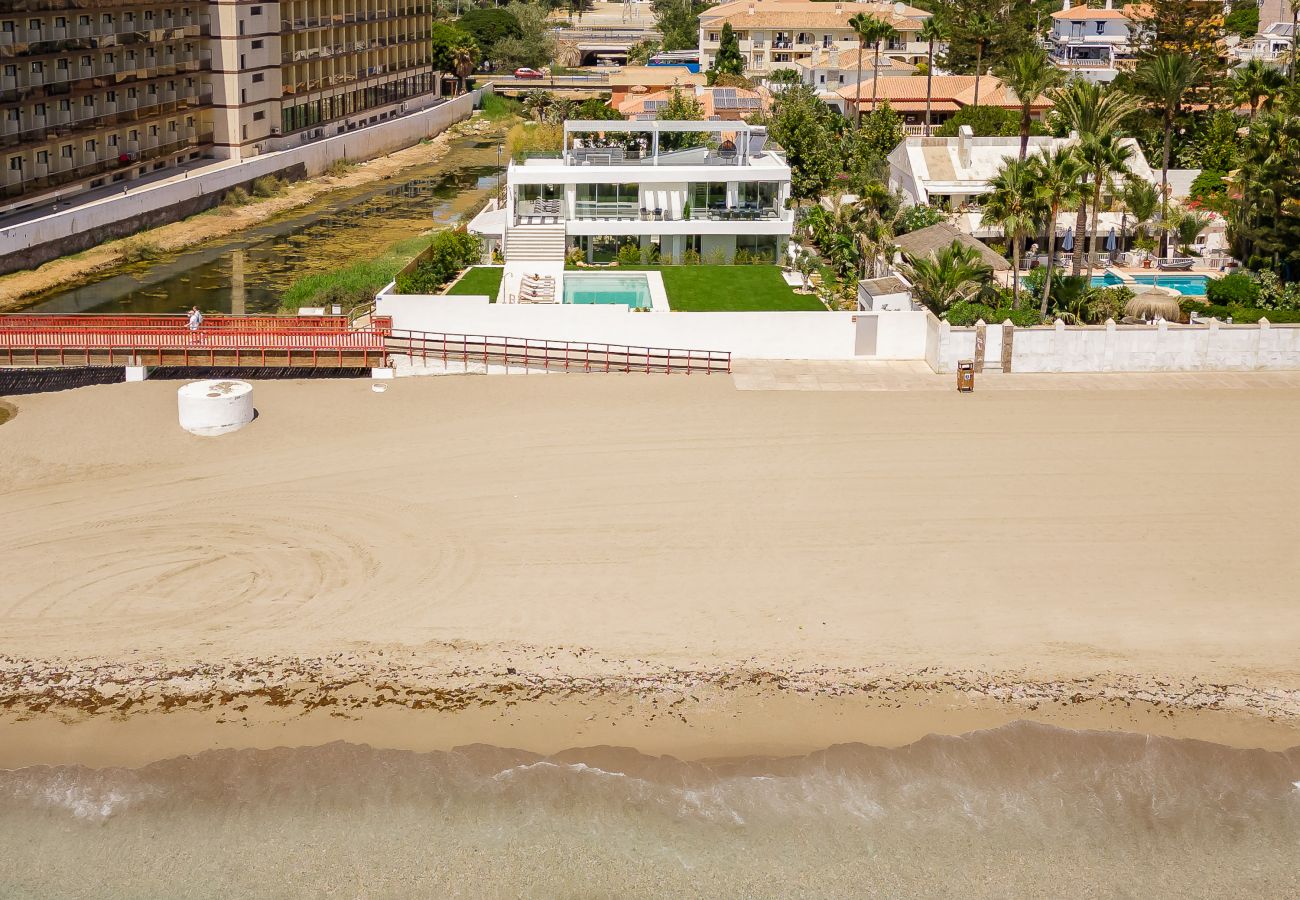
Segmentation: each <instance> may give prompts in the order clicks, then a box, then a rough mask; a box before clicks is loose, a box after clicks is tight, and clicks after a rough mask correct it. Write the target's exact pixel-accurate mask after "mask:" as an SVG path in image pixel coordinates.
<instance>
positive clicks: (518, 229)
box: [505, 222, 565, 264]
mask: <svg viewBox="0 0 1300 900" xmlns="http://www.w3.org/2000/svg"><path fill="white" fill-rule="evenodd" d="M564 250H565V235H564V223H563V222H559V223H557V224H554V225H516V226H514V227H513V228H510V229H509V230H508V231H507V232H506V247H505V254H506V262H507V263H517V262H549V263H560V264H563V263H564Z"/></svg>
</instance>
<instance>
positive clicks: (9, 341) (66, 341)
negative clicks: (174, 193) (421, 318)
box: [0, 325, 388, 367]
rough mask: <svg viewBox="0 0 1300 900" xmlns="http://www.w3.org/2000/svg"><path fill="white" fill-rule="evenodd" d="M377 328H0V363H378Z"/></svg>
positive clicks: (382, 353)
mask: <svg viewBox="0 0 1300 900" xmlns="http://www.w3.org/2000/svg"><path fill="white" fill-rule="evenodd" d="M387 359H388V351H387V347H386V345H385V341H384V334H383V333H382V332H379V331H343V332H335V331H331V330H329V329H320V328H311V327H308V328H295V329H292V330H287V329H286V330H281V331H262V330H251V331H236V330H233V329H232V330H215V331H207V330H206V327H205V328H201V329H200V330H199V331H198V333H197V334H191V333H190V331H189V330H188V329H177V328H175V327H172V326H167V327H153V328H150V327H134V328H118V329H113V328H103V327H99V326H97V325H90V326H84V327H46V328H27V329H17V328H0V361H4V363H5V364H7V365H22V364H26V363H35V364H37V365H40V364H57V365H71V366H108V365H119V366H120V365H153V366H164V365H173V366H174V365H184V366H202V365H212V366H216V365H223V366H224V365H235V366H272V365H275V366H280V365H311V366H363V367H364V366H372V367H373V366H383V365H386V364H387Z"/></svg>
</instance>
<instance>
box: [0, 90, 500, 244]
mask: <svg viewBox="0 0 1300 900" xmlns="http://www.w3.org/2000/svg"><path fill="white" fill-rule="evenodd" d="M478 96H479V91H470V92H469V93H467V94H463V95H461V96H460V97H457V98H456V99H454V100H448V101H447V102H446V103H443V104H441V105H439V106H435V107H432V108H430V109H425V110H421V111H419V112H415V113H411V114H409V115H406V116H402V117H400V118H396V119H389V120H388V121H386V122H379V123H377V124H375V125H370V126H368V127H366V128H358V129H357V130H356V131H350V132H347V133H345V134H340V135H336V136H334V137H328V138H321V139H320V140H318V141H314V142H312V143H310V144H302V145H300V146H297V147H291V148H289V149H287V150H280V151H276V152H274V153H266V154H263V155H261V156H254V157H251V158H248V159H244V160H241V161H239V162H233V163H216V164H214V165H213V166H212V167H210V168H204V169H198V170H192V171H191V172H190V174H189V177H183V176H182V175H179V174H178V175H177V176H176V177H175V178H174V179H168V180H166V181H163V182H159V183H157V184H153V185H146V186H143V187H138V188H133V189H132V190H131V191H130V193H127V194H114V195H112V196H110V197H104V198H102V199H99V200H95V201H92V202H90V203H87V204H84V205H81V206H73V207H71V208H68V209H65V210H61V211H59V212H56V213H51V214H50V215H48V216H45V217H43V218H40V219H33V220H31V221H25V222H20V223H17V224H14V225H11V226H9V227H7V228H2V229H0V256H4V255H7V254H9V253H14V252H16V251H19V250H26V249H28V248H31V247H38V246H40V245H41V244H47V243H50V242H51V241H57V240H62V239H64V238H67V237H70V236H72V235H74V234H80V233H82V232H85V231H90V230H92V229H96V228H103V227H106V226H108V225H112V224H114V223H116V222H121V221H124V220H126V219H130V218H132V217H134V216H139V215H143V214H147V213H151V212H155V211H157V210H160V209H164V208H166V207H169V206H175V205H176V204H179V203H183V202H185V201H187V200H192V199H194V198H196V197H199V196H201V195H203V194H211V193H217V192H220V191H224V190H227V189H229V188H231V187H234V186H235V185H237V184H244V183H246V182H249V181H251V180H253V179H254V178H261V177H262V176H263V175H272V174H274V173H276V172H281V171H283V170H285V169H289V168H292V167H293V166H296V165H303V166H305V167H306V169H307V174H308V175H318V174H320V173H321V172H324V171H325V170H326V169H327V168H329V166H330V164H331V163H333V162H335V161H336V160H340V159H354V160H364V159H371V158H373V157H375V156H380V155H382V154H384V153H389V152H391V151H393V150H397V149H400V148H402V147H409V146H411V145H413V144H417V143H419V142H420V141H421V140H423V139H424V138H426V137H431V136H433V135H435V134H438V133H439V132H441V131H443V130H444V129H446V128H447V127H448V126H450V125H451V124H453V123H455V122H458V121H460V120H461V119H464V118H467V117H468V116H469V115H470V113H471V112H472V111H473V109H474V106H475V104H476V102H477V100H478Z"/></svg>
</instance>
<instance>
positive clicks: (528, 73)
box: [515, 67, 546, 78]
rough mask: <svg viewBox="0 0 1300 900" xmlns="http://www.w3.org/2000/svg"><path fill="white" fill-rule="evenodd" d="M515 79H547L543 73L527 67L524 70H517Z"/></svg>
mask: <svg viewBox="0 0 1300 900" xmlns="http://www.w3.org/2000/svg"><path fill="white" fill-rule="evenodd" d="M515 77H516V78H545V77H546V76H545V75H543V74H542V73H541V72H539V71H537V70H536V69H529V68H527V67H525V68H522V69H515Z"/></svg>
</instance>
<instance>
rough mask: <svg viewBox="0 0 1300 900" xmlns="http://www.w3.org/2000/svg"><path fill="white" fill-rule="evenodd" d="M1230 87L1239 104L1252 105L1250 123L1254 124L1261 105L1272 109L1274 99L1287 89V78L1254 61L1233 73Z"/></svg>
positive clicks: (1271, 68)
mask: <svg viewBox="0 0 1300 900" xmlns="http://www.w3.org/2000/svg"><path fill="white" fill-rule="evenodd" d="M1229 87H1230V89H1231V90H1232V96H1233V97H1234V98H1235V99H1236V100H1237V101H1238V102H1245V103H1249V104H1250V121H1252V122H1254V121H1255V114H1256V113H1257V112H1259V108H1260V104H1261V103H1263V105H1264V107H1265V108H1266V109H1267V108H1271V107H1272V105H1273V98H1274V97H1276V96H1277V95H1278V94H1280V93H1281V92H1282V91H1283V90H1284V89H1285V88H1286V78H1285V77H1283V75H1282V73H1281V72H1279V71H1278V70H1277V69H1275V68H1273V67H1272V66H1268V65H1265V64H1264V61H1263V60H1259V59H1252V60H1251V61H1250V62H1248V63H1246V65H1244V66H1242V67H1241V68H1240V69H1238V70H1237V71H1236V72H1234V73H1233V75H1232V80H1231V82H1230V83H1229Z"/></svg>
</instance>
